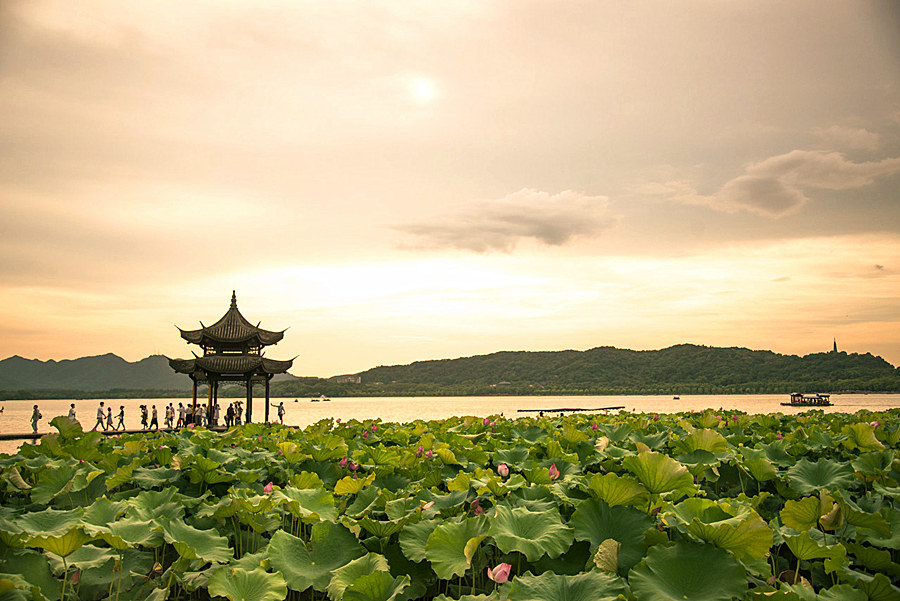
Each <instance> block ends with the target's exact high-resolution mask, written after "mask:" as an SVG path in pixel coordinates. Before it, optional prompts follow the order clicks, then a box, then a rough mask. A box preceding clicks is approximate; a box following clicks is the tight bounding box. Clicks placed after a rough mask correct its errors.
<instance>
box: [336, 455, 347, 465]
mask: <svg viewBox="0 0 900 601" xmlns="http://www.w3.org/2000/svg"><path fill="white" fill-rule="evenodd" d="M338 465H339V466H341V467H347V458H346V457H341V460H340V461H338Z"/></svg>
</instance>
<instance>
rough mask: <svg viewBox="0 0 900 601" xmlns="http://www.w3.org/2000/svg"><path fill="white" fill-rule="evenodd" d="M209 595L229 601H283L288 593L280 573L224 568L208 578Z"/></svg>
mask: <svg viewBox="0 0 900 601" xmlns="http://www.w3.org/2000/svg"><path fill="white" fill-rule="evenodd" d="M209 594H210V595H212V596H214V597H226V598H228V599H229V600H230V601H283V600H284V599H286V598H287V594H288V591H287V585H285V583H284V578H283V577H282V576H281V572H275V573H274V574H270V573H268V572H266V571H265V570H262V569H256V570H245V569H243V568H236V567H231V566H225V567H222V568H219V569H218V570H216V572H215V573H214V574H213V575H212V576H210V577H209Z"/></svg>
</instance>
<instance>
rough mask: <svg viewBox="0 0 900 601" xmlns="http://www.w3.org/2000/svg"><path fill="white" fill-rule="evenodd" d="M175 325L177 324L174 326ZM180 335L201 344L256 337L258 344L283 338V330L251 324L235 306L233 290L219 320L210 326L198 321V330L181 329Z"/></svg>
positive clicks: (266, 343)
mask: <svg viewBox="0 0 900 601" xmlns="http://www.w3.org/2000/svg"><path fill="white" fill-rule="evenodd" d="M176 327H177V326H176ZM178 330H179V331H180V332H181V337H182V338H184V339H185V340H187V341H188V342H190V343H193V344H201V345H202V344H203V342H204V340H208V341H211V342H219V343H225V344H228V343H231V344H236V343H242V342H247V341H249V340H252V339H253V338H256V339H257V340H258V341H259V344H260V346H267V345H270V344H275V343H277V342H279V341H280V340H281V339H282V338H284V330H281V331H280V332H275V331H272V330H264V329H263V328H260V327H259V324H257V325H253V324H252V323H250V322H249V321H247V319H246V318H245V317H244V316H243V315H241V312H240V311H239V310H238V307H237V295H236V294H235V292H234V291H232V293H231V307H229V308H228V311H226V312H225V315H223V316H222V317H221V318H220V319H219V321H217V322H216V323H214V324H212V325H211V326H204V325H203V322H200V329H198V330H182V329H181V328H178Z"/></svg>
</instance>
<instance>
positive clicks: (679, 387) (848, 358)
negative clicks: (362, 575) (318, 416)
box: [0, 344, 900, 398]
mask: <svg viewBox="0 0 900 601" xmlns="http://www.w3.org/2000/svg"><path fill="white" fill-rule="evenodd" d="M190 388H191V384H190V380H189V379H188V378H186V377H185V376H184V375H181V374H176V373H175V372H174V371H173V370H172V369H171V368H170V367H169V364H168V361H167V360H166V358H165V357H163V356H161V355H152V356H150V357H147V358H145V359H142V360H140V361H137V362H134V363H131V362H128V361H125V360H124V359H122V358H121V357H118V356H116V355H113V354H111V353H110V354H106V355H100V356H95V357H82V358H80V359H72V360H64V361H52V360H51V361H38V360H36V359H24V358H22V357H19V356H13V357H9V358H8V359H4V360H2V361H0V398H41V397H44V398H46V397H47V395H52V396H54V397H56V398H69V397H74V398H78V397H82V396H83V397H97V396H104V395H106V396H110V397H113V396H125V395H130V396H142V395H143V396H147V395H153V396H175V395H182V394H185V393H189V391H190ZM850 390H854V391H884V392H900V370H898V369H897V368H895V367H894V366H892V365H891V364H890V363H888V362H887V361H885V360H884V359H882V358H881V357H876V356H873V355H871V354H869V353H866V354H857V353H849V354H848V353H844V352H828V353H816V354H812V355H806V356H804V357H798V356H796V355H780V354H777V353H773V352H771V351H754V350H749V349H745V348H717V347H707V346H698V345H691V344H682V345H677V346H673V347H669V348H666V349H661V350H654V351H633V350H627V349H618V348H613V347H598V348H594V349H590V350H587V351H574V350H568V351H546V352H526V351H517V352H509V351H504V352H497V353H492V354H489V355H479V356H474V357H463V358H459V359H443V360H435V361H417V362H415V363H411V364H409V365H393V366H380V367H375V368H372V369H369V370H366V371H364V372H360V373H358V374H352V375H351V376H341V377H335V378H330V379H322V378H311V377H304V378H301V377H296V376H293V375H291V374H285V375H284V376H280V377H276V378H275V380H274V381H273V384H272V395H273V396H282V397H291V396H295V397H300V396H319V395H320V394H324V395H328V396H388V395H389V396H394V395H481V394H722V393H764V392H771V393H776V392H793V391H801V392H811V391H818V392H836V391H850ZM221 394H222V395H223V396H225V395H229V394H231V395H243V394H244V393H243V391H242V388H240V387H238V386H233V387H230V388H226V389H223V391H221Z"/></svg>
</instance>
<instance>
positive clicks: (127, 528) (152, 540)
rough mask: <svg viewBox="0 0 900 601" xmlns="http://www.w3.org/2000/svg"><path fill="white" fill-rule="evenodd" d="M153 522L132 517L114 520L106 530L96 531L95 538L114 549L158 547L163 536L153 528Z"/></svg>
mask: <svg viewBox="0 0 900 601" xmlns="http://www.w3.org/2000/svg"><path fill="white" fill-rule="evenodd" d="M155 525H156V523H155V522H151V521H149V520H139V519H136V518H133V517H130V518H128V517H127V518H123V519H121V520H116V521H115V522H112V523H110V524H109V526H107V527H106V528H101V529H97V531H96V536H98V537H99V538H102V539H103V540H104V541H106V543H107V544H108V545H109V546H111V547H113V548H114V549H119V550H120V551H121V550H123V549H129V548H135V547H148V548H154V547H158V546H160V545H161V544H162V542H163V534H162V532H160V531H159V529H156V528H154V526H155Z"/></svg>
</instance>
